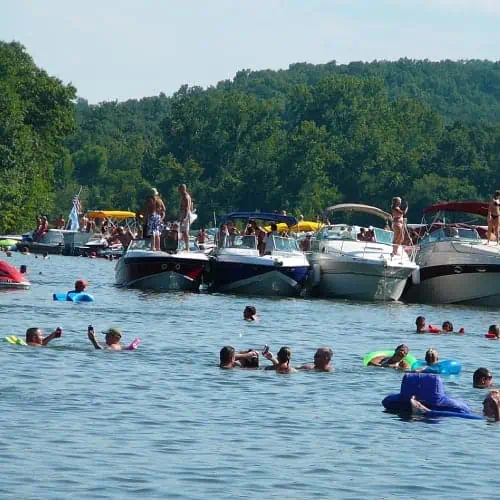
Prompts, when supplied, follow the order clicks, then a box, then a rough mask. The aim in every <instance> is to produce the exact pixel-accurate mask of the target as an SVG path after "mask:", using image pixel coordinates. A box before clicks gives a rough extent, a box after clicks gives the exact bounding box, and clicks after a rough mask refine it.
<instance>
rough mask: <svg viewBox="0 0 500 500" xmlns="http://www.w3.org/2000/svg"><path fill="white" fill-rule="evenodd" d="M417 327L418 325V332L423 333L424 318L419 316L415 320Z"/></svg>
mask: <svg viewBox="0 0 500 500" xmlns="http://www.w3.org/2000/svg"><path fill="white" fill-rule="evenodd" d="M415 325H417V332H420V331H422V330H423V329H424V328H425V318H424V316H417V319H416V320H415Z"/></svg>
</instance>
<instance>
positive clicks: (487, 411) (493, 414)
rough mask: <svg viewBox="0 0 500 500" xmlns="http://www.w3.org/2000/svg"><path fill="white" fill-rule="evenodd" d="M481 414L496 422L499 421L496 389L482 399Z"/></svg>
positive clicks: (499, 407)
mask: <svg viewBox="0 0 500 500" xmlns="http://www.w3.org/2000/svg"><path fill="white" fill-rule="evenodd" d="M483 414H484V416H485V417H487V418H491V419H494V420H495V421H497V422H498V421H499V420H500V391H499V390H498V389H493V390H492V391H490V392H488V394H487V395H486V397H485V398H484V401H483Z"/></svg>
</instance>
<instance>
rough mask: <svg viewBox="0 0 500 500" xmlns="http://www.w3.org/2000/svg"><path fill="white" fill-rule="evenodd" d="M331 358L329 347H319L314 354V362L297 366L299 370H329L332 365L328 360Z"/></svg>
mask: <svg viewBox="0 0 500 500" xmlns="http://www.w3.org/2000/svg"><path fill="white" fill-rule="evenodd" d="M332 358H333V350H332V349H330V348H329V347H320V348H319V349H318V350H317V351H316V353H315V354H314V364H306V365H302V366H301V367H299V368H298V369H299V370H316V371H317V372H331V371H333V367H332V366H331V365H330V361H331V360H332Z"/></svg>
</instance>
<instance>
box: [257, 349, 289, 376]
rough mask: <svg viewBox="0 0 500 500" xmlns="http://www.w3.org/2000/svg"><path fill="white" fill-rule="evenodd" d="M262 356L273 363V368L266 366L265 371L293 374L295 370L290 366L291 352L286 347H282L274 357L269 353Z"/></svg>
mask: <svg viewBox="0 0 500 500" xmlns="http://www.w3.org/2000/svg"><path fill="white" fill-rule="evenodd" d="M263 356H264V357H265V358H266V359H268V360H269V361H271V362H272V363H273V366H266V368H265V369H266V370H276V373H294V372H296V371H297V370H296V369H295V368H293V367H292V366H291V364H290V361H291V359H292V350H291V349H290V348H289V347H288V346H283V347H282V348H281V349H280V350H279V351H278V354H277V355H276V357H275V356H274V355H273V353H272V352H271V351H267V352H266V353H265V354H264V353H263Z"/></svg>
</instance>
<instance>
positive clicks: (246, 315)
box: [243, 306, 258, 321]
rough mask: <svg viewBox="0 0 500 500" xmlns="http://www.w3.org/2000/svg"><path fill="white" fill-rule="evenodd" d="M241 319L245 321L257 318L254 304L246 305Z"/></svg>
mask: <svg viewBox="0 0 500 500" xmlns="http://www.w3.org/2000/svg"><path fill="white" fill-rule="evenodd" d="M243 319H244V320H245V321H255V320H257V319H258V316H257V309H256V308H255V306H246V307H245V309H244V310H243Z"/></svg>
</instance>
